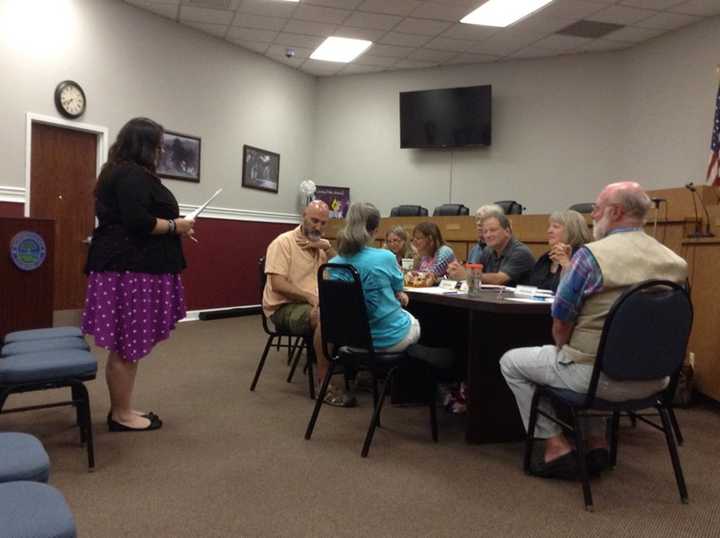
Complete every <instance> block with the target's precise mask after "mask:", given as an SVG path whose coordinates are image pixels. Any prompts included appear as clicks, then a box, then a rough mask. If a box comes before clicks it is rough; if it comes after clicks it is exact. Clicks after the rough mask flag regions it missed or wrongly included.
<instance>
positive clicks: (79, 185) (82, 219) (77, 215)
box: [30, 123, 97, 310]
mask: <svg viewBox="0 0 720 538" xmlns="http://www.w3.org/2000/svg"><path fill="white" fill-rule="evenodd" d="M31 151H32V157H31V161H30V216H31V217H34V218H46V219H54V220H55V301H54V309H55V310H71V309H78V308H82V307H83V303H84V301H85V284H86V282H85V275H84V274H83V266H84V265H85V259H86V257H87V249H88V245H87V243H86V242H85V241H86V239H87V237H88V236H89V235H90V234H91V233H92V230H93V227H94V224H95V209H94V196H93V190H94V189H95V174H96V166H97V159H96V151H97V138H96V135H95V134H93V133H86V132H82V131H75V130H73V129H66V128H63V127H55V126H52V125H44V124H41V123H33V125H32V148H31Z"/></svg>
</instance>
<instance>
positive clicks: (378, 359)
mask: <svg viewBox="0 0 720 538" xmlns="http://www.w3.org/2000/svg"><path fill="white" fill-rule="evenodd" d="M318 289H319V293H320V322H321V325H322V346H323V351H324V353H325V356H326V357H328V359H329V361H330V365H329V367H328V371H327V374H326V375H325V378H324V379H323V382H322V386H321V388H320V393H319V394H318V396H317V399H316V400H315V407H314V409H313V412H312V416H311V417H310V422H309V423H308V426H307V430H306V432H305V439H310V437H311V436H312V433H313V430H314V429H315V423H316V422H317V418H318V415H319V413H320V407H321V406H322V404H323V400H324V398H325V394H326V393H327V389H328V385H329V384H330V379H331V378H332V376H333V375H334V374H335V373H336V372H340V371H342V372H343V373H344V374H345V376H346V379H347V378H348V377H350V376H352V375H353V374H354V373H356V372H357V371H360V370H367V371H369V372H370V374H371V375H372V380H373V404H374V411H373V414H372V419H371V420H370V426H369V427H368V431H367V434H366V436H365V442H364V443H363V447H362V451H361V455H362V457H366V456H367V455H368V451H369V450H370V444H371V443H372V439H373V435H374V434H375V429H376V428H377V427H378V426H379V424H380V413H381V412H382V408H383V403H384V401H385V397H386V396H387V395H388V394H389V390H390V387H391V384H392V381H393V379H394V377H395V374H396V373H397V372H398V370H399V368H401V367H402V366H403V365H405V364H406V363H408V361H411V360H414V359H412V358H411V357H410V356H409V355H408V353H406V352H404V351H403V352H400V353H381V352H378V351H375V348H374V347H373V342H372V336H371V334H370V325H369V322H368V316H367V309H366V306H365V298H364V294H363V290H362V285H361V282H360V275H359V273H358V272H357V270H356V269H355V268H354V267H353V266H352V265H347V264H334V263H327V264H324V265H322V266H321V267H320V269H319V270H318ZM378 381H383V387H382V391H378ZM429 392H431V393H430V394H428V406H429V408H430V427H431V431H432V438H433V441H435V442H437V440H438V427H437V416H436V403H435V402H436V398H437V396H436V392H437V385H436V384H433V390H431V391H429Z"/></svg>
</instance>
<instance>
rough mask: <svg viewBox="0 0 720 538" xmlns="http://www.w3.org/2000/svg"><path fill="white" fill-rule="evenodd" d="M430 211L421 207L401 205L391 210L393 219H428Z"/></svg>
mask: <svg viewBox="0 0 720 538" xmlns="http://www.w3.org/2000/svg"><path fill="white" fill-rule="evenodd" d="M427 215H428V210H427V209H426V208H424V207H422V206H419V205H399V206H397V207H393V208H392V209H391V210H390V216H391V217H427Z"/></svg>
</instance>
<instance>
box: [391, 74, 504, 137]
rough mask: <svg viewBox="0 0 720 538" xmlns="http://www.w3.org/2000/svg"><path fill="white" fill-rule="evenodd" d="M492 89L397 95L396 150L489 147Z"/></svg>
mask: <svg viewBox="0 0 720 538" xmlns="http://www.w3.org/2000/svg"><path fill="white" fill-rule="evenodd" d="M491 100H492V86H490V85H487V86H467V87H464V88H447V89H442V90H424V91H415V92H400V147H401V148H452V147H463V146H489V145H490V142H491V125H492V123H491V113H490V112H491Z"/></svg>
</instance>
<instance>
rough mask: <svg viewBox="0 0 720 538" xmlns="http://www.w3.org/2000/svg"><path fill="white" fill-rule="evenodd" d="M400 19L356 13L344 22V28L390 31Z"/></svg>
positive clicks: (390, 16) (391, 16)
mask: <svg viewBox="0 0 720 538" xmlns="http://www.w3.org/2000/svg"><path fill="white" fill-rule="evenodd" d="M401 20H402V17H398V16H396V15H378V14H376V13H360V12H358V11H356V12H354V13H353V14H352V15H350V16H349V17H348V18H347V20H346V21H345V22H344V25H345V26H355V27H357V28H375V29H378V30H390V28H392V27H393V26H395V25H396V24H397V23H399V22H400V21H401Z"/></svg>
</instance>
